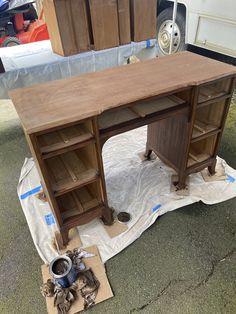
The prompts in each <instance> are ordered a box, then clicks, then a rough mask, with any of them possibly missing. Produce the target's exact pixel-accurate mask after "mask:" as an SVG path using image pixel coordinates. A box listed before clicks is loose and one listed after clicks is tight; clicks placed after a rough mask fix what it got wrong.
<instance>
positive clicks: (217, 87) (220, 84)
mask: <svg viewBox="0 0 236 314" xmlns="http://www.w3.org/2000/svg"><path fill="white" fill-rule="evenodd" d="M230 81H231V80H230V79H224V80H220V81H217V82H215V83H213V84H209V85H205V86H202V87H201V88H200V91H199V96H198V103H199V104H201V103H204V102H208V101H211V100H216V99H217V98H220V97H224V96H225V97H227V96H230Z"/></svg>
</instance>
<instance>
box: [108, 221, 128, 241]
mask: <svg viewBox="0 0 236 314" xmlns="http://www.w3.org/2000/svg"><path fill="white" fill-rule="evenodd" d="M103 226H104V229H105V230H106V232H107V233H108V235H109V237H110V238H115V237H117V236H118V235H120V234H122V233H123V232H126V231H127V230H128V229H129V228H128V226H127V225H126V224H122V223H120V222H119V221H118V220H116V221H115V222H114V223H113V225H111V226H106V225H103Z"/></svg>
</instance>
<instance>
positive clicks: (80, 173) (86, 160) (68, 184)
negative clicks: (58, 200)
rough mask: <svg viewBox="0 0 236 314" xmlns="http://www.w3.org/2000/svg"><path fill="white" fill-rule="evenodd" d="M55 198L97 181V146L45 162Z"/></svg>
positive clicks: (70, 152) (87, 147) (89, 146)
mask: <svg viewBox="0 0 236 314" xmlns="http://www.w3.org/2000/svg"><path fill="white" fill-rule="evenodd" d="M45 163H46V167H47V170H48V174H49V178H50V181H51V184H52V189H53V191H54V193H55V196H59V195H61V194H64V193H66V192H68V191H71V190H73V189H76V188H77V187H79V186H83V185H85V184H88V183H90V182H93V181H95V180H97V178H98V175H99V172H98V164H97V159H96V152H95V145H94V144H90V145H87V146H85V147H83V148H80V149H77V150H74V151H69V152H67V153H64V154H61V155H59V156H55V157H51V158H49V159H46V160H45Z"/></svg>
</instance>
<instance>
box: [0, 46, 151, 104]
mask: <svg viewBox="0 0 236 314" xmlns="http://www.w3.org/2000/svg"><path fill="white" fill-rule="evenodd" d="M132 55H136V56H138V58H139V59H140V60H143V59H150V58H154V57H155V56H156V40H147V41H143V42H139V43H133V42H132V43H130V44H128V45H124V46H120V47H115V48H111V49H105V50H100V51H88V52H84V53H80V54H77V55H73V56H69V57H61V56H59V55H57V54H55V53H53V52H52V48H51V43H50V41H49V40H45V41H41V42H36V43H32V44H27V45H20V46H15V47H7V48H1V49H0V58H1V59H2V62H3V65H4V68H5V71H6V73H2V74H0V99H6V98H8V90H11V89H14V88H18V87H26V86H30V85H34V84H39V83H44V82H46V81H52V80H59V79H63V78H65V77H70V76H76V75H80V74H82V73H87V72H95V71H98V70H102V69H106V68H111V67H116V66H119V65H122V64H125V63H127V60H128V58H129V57H130V56H132Z"/></svg>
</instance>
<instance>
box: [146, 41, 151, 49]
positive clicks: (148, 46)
mask: <svg viewBox="0 0 236 314" xmlns="http://www.w3.org/2000/svg"><path fill="white" fill-rule="evenodd" d="M150 47H151V40H150V39H147V40H146V48H150Z"/></svg>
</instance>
